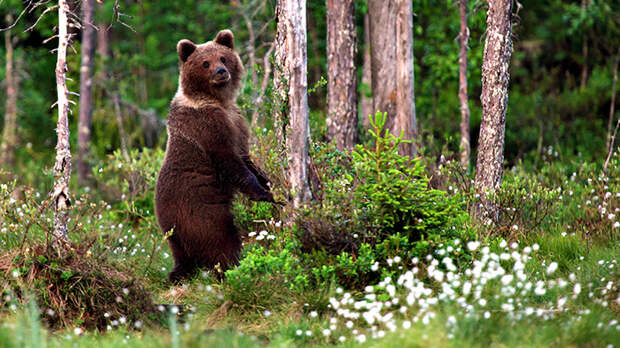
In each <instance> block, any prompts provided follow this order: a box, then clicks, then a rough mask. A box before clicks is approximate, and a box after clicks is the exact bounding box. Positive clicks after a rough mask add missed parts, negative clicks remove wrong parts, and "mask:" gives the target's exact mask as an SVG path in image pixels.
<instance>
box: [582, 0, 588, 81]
mask: <svg viewBox="0 0 620 348" xmlns="http://www.w3.org/2000/svg"><path fill="white" fill-rule="evenodd" d="M587 6H588V0H581V12H582V14H583V15H584V16H585V13H586V8H587ZM581 55H582V56H583V64H582V65H581V89H584V88H586V85H587V83H588V36H587V34H586V32H585V30H584V32H583V34H581Z"/></svg>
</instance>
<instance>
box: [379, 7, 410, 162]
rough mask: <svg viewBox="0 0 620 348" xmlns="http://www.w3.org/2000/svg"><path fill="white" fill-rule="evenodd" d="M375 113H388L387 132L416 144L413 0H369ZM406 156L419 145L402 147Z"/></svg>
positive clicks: (401, 149)
mask: <svg viewBox="0 0 620 348" xmlns="http://www.w3.org/2000/svg"><path fill="white" fill-rule="evenodd" d="M368 14H369V18H370V56H371V75H372V77H371V79H372V96H373V104H374V107H373V109H374V110H373V111H375V110H377V111H382V112H387V120H386V123H385V127H386V130H389V131H390V132H391V133H392V134H394V135H395V136H399V135H400V134H401V132H402V133H403V136H404V139H407V140H415V138H416V136H417V132H416V119H415V102H414V89H413V79H414V77H413V12H412V7H411V0H385V1H384V0H369V1H368ZM399 151H400V152H401V154H404V155H414V154H415V153H416V146H415V143H411V144H401V146H400V149H399Z"/></svg>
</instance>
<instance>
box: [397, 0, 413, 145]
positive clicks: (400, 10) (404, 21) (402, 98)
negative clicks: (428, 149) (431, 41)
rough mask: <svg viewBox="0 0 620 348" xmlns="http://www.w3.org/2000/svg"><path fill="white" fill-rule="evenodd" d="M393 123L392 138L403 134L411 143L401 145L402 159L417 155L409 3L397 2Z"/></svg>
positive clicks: (411, 16) (404, 1) (411, 13)
mask: <svg viewBox="0 0 620 348" xmlns="http://www.w3.org/2000/svg"><path fill="white" fill-rule="evenodd" d="M396 6H397V16H396V59H397V61H396V79H397V86H398V87H397V90H396V119H395V120H394V132H393V133H394V135H396V136H399V135H400V134H403V138H404V139H407V140H411V143H401V144H400V146H399V152H400V154H402V155H405V156H414V155H415V154H416V153H417V146H416V143H415V141H416V138H417V137H418V134H417V127H416V115H415V94H414V86H413V80H414V75H413V9H412V6H411V0H396Z"/></svg>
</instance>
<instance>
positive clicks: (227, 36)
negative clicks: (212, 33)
mask: <svg viewBox="0 0 620 348" xmlns="http://www.w3.org/2000/svg"><path fill="white" fill-rule="evenodd" d="M234 40H235V37H234V36H233V33H232V31H230V30H228V29H226V30H222V31H220V32H219V33H217V36H216V37H215V43H217V44H220V45H223V46H226V47H228V48H230V49H234V43H233V41H234Z"/></svg>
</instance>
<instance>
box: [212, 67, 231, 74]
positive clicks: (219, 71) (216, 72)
mask: <svg viewBox="0 0 620 348" xmlns="http://www.w3.org/2000/svg"><path fill="white" fill-rule="evenodd" d="M226 73H228V71H227V70H226V68H222V67H220V68H217V69H215V74H216V75H226Z"/></svg>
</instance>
